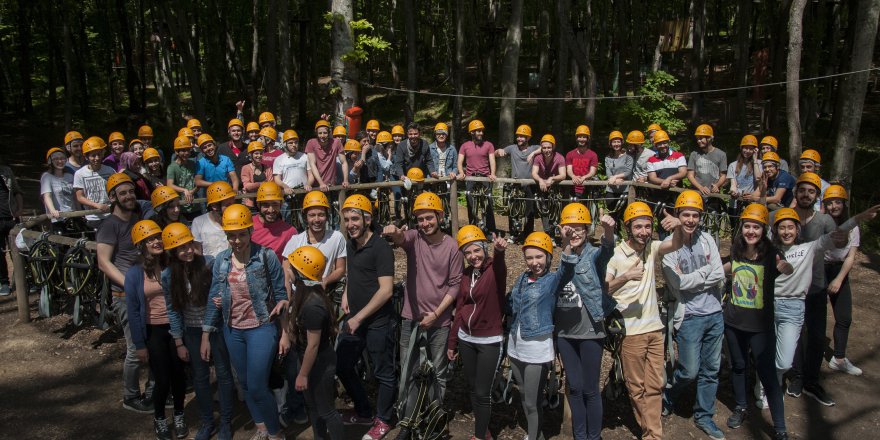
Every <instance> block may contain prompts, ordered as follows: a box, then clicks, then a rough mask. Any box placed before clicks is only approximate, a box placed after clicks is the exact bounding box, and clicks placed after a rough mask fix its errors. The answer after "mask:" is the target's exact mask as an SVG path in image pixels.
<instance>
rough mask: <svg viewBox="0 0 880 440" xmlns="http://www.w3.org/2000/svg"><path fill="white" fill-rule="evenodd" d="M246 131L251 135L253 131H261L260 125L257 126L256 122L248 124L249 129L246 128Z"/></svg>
mask: <svg viewBox="0 0 880 440" xmlns="http://www.w3.org/2000/svg"><path fill="white" fill-rule="evenodd" d="M244 131H246V132H248V133H250V132H252V131H260V124H257V123H256V122H254V121H251V122H248V123H247V128H245V129H244Z"/></svg>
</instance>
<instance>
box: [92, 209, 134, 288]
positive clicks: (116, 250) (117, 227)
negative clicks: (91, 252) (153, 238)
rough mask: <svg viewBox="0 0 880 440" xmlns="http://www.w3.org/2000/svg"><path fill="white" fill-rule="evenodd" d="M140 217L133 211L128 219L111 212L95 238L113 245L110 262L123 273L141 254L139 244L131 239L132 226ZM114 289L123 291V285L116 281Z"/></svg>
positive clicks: (99, 227) (113, 285)
mask: <svg viewBox="0 0 880 440" xmlns="http://www.w3.org/2000/svg"><path fill="white" fill-rule="evenodd" d="M140 219H141V216H140V215H139V213H133V214H132V216H131V219H130V220H128V221H125V220H123V219H121V218H119V217H117V216H115V215H112V214H111V215H110V216H108V217H107V218H105V219H104V221H102V222H101V224H100V225H99V226H98V235H97V237H96V239H95V240H96V241H97V242H98V243H102V244H109V245H111V246H113V255H111V257H110V262H111V263H113V265H114V266H116V268H117V269H119V271H120V272H122V274H123V275H125V272H127V271H128V268H129V267H131V266H132V265H133V264H134V263H135V262H136V261H137V259H138V255H139V254H140V252H139V251H138V248H137V246H135V245H134V243H132V241H131V228H133V227H134V224H135V223H137V222H138V221H139V220H140ZM112 289H113V290H114V291H117V292H122V291H123V287H122V286H119V285H117V284H116V283H113V284H112Z"/></svg>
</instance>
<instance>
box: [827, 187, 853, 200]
mask: <svg viewBox="0 0 880 440" xmlns="http://www.w3.org/2000/svg"><path fill="white" fill-rule="evenodd" d="M831 199H843V200H849V194H847V192H846V188H844V187H843V186H842V185H837V184H834V185H830V186H829V187H828V188H826V189H825V195H823V196H822V200H831Z"/></svg>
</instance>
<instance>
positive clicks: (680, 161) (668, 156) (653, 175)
mask: <svg viewBox="0 0 880 440" xmlns="http://www.w3.org/2000/svg"><path fill="white" fill-rule="evenodd" d="M654 148H655V149H656V150H657V154H656V155H655V156H653V157H651V158H650V159H648V182H649V183H653V184H654V185H660V187H661V188H670V187H675V186H678V185H679V184H680V183H681V181H682V179H684V178H685V177H687V173H688V164H687V161H686V160H685V158H684V155H683V154H681V153H679V152H678V151H674V150H672V149H670V148H669V135H668V134H667V133H666V132H665V131H662V130H660V131H658V132H657V133H654ZM724 169H725V171H726V170H727V167H725V168H724Z"/></svg>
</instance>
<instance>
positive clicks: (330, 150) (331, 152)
mask: <svg viewBox="0 0 880 440" xmlns="http://www.w3.org/2000/svg"><path fill="white" fill-rule="evenodd" d="M330 142H331V143H330V144H329V145H328V146H327V148H323V147H321V144H319V143H318V139H317V138H311V139H309V141H308V142H306V149H305V152H306V153H307V154H308V153H314V155H315V165H316V166H317V167H318V174H319V175H320V176H321V180H323V181H324V183H326V184H327V185H334V184H335V183H336V158H337V157H338V156H339V155H340V154H341V153H342V143H340V142H339V140H338V139H333V140H332V141H330Z"/></svg>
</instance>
